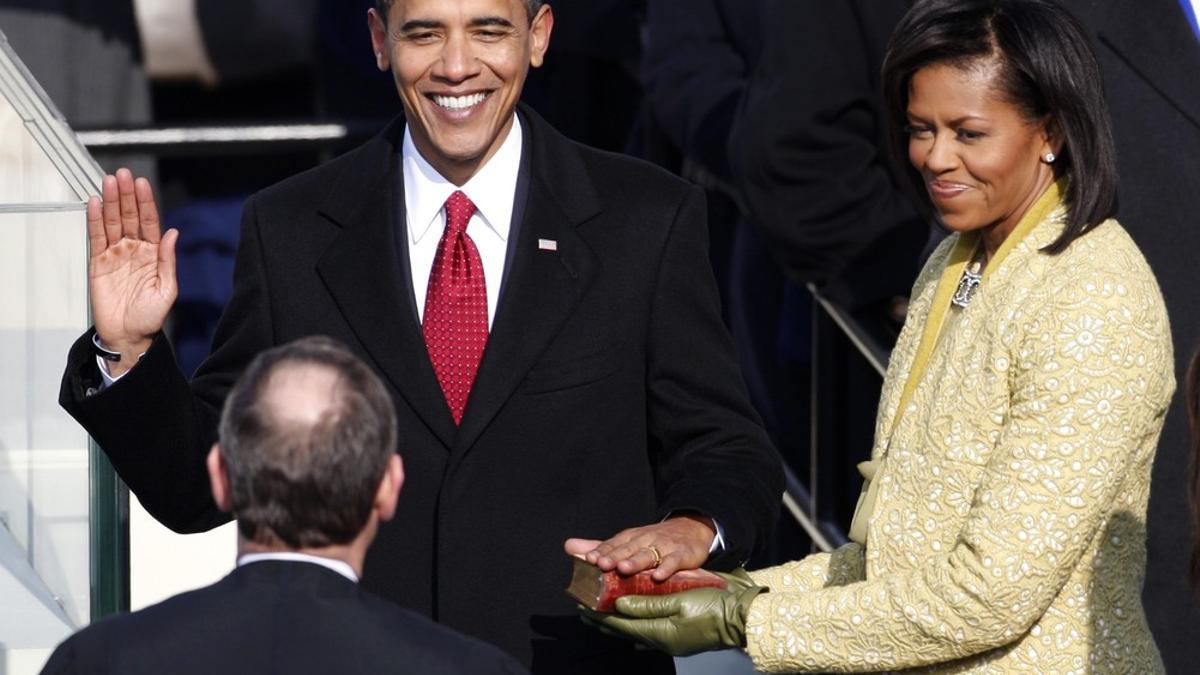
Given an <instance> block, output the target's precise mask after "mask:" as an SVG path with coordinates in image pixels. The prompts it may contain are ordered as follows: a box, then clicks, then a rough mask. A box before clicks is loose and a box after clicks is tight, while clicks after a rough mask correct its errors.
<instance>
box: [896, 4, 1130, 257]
mask: <svg viewBox="0 0 1200 675" xmlns="http://www.w3.org/2000/svg"><path fill="white" fill-rule="evenodd" d="M991 59H994V61H995V63H996V64H997V65H998V66H999V68H998V69H997V77H996V86H997V88H998V89H999V90H1000V91H1001V93H1002V94H1003V95H1004V96H1005V97H1006V98H1007V99H1008V101H1010V102H1011V103H1012V104H1014V105H1016V106H1017V107H1018V109H1020V111H1021V112H1022V114H1024V115H1025V116H1026V117H1027V118H1028V119H1031V120H1040V119H1043V118H1048V119H1049V120H1051V123H1052V124H1053V125H1054V127H1053V128H1055V129H1056V130H1057V131H1058V133H1059V134H1060V137H1061V139H1062V141H1063V151H1062V152H1061V153H1060V154H1059V158H1058V159H1057V160H1055V166H1056V167H1058V169H1057V170H1058V172H1059V175H1066V176H1068V177H1069V179H1070V182H1069V186H1068V188H1067V192H1066V195H1065V197H1064V198H1065V202H1066V206H1067V224H1066V228H1065V229H1064V231H1063V233H1062V235H1060V236H1059V237H1058V239H1056V240H1055V241H1054V242H1052V243H1051V244H1050V245H1048V246H1046V247H1045V249H1044V250H1045V251H1046V252H1048V253H1060V252H1062V251H1063V250H1064V249H1066V248H1067V246H1068V245H1069V244H1070V243H1071V242H1072V241H1074V240H1075V239H1076V238H1078V237H1080V236H1082V235H1083V234H1085V233H1087V232H1088V231H1090V230H1091V229H1092V228H1094V227H1096V226H1097V225H1099V224H1100V223H1102V222H1104V220H1105V219H1107V218H1110V217H1111V216H1112V215H1113V214H1114V213H1115V212H1116V210H1117V162H1116V149H1115V147H1114V144H1113V138H1112V127H1111V122H1110V121H1109V116H1108V105H1107V104H1106V103H1105V100H1104V84H1103V80H1102V77H1101V74H1100V66H1099V64H1098V63H1097V62H1096V56H1095V54H1094V53H1093V52H1092V49H1091V45H1090V44H1089V42H1088V38H1087V35H1086V34H1085V33H1084V31H1083V29H1082V28H1081V27H1080V25H1079V23H1078V22H1077V21H1076V20H1075V18H1074V17H1072V16H1071V14H1070V13H1068V12H1067V11H1066V10H1065V9H1063V8H1062V7H1060V6H1058V5H1057V4H1055V3H1054V2H1052V1H1051V0H918V2H916V3H915V4H914V5H913V7H912V9H910V10H909V12H908V13H907V14H906V15H905V16H904V18H903V19H901V20H900V24H899V25H898V26H897V27H896V30H895V32H893V33H892V39H891V41H890V43H889V44H888V51H887V57H886V58H885V60H884V64H883V78H882V79H883V87H884V92H883V93H884V99H885V104H886V107H887V115H888V126H889V136H890V139H891V144H892V152H893V153H895V156H896V160H897V162H899V165H900V166H909V162H908V136H907V134H906V132H905V127H906V126H907V125H908V96H909V86H910V83H911V82H912V78H913V75H915V74H916V73H917V71H919V70H921V69H922V68H925V67H927V66H931V65H935V64H949V65H955V66H962V67H964V68H965V67H969V66H971V65H974V64H976V63H978V62H979V61H981V60H984V61H987V60H991ZM906 173H907V174H908V176H909V178H910V179H911V180H912V181H913V187H914V188H916V191H917V194H918V195H919V196H918V198H919V199H920V200H921V203H922V205H923V207H924V208H925V210H926V212H927V213H930V214H932V213H933V204H932V203H931V202H930V201H929V195H928V193H927V192H926V190H925V186H924V182H923V181H922V180H921V177H920V175H919V174H918V173H917V172H916V171H915V170H911V169H910V170H909V171H907V172H906Z"/></svg>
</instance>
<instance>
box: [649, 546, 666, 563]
mask: <svg viewBox="0 0 1200 675" xmlns="http://www.w3.org/2000/svg"><path fill="white" fill-rule="evenodd" d="M646 550H647V551H650V552H651V553H653V554H654V566H655V567H658V566H659V565H660V564H661V563H662V554H661V553H659V552H658V547H657V546H655V545H654V544H650V545H649V546H647V547H646Z"/></svg>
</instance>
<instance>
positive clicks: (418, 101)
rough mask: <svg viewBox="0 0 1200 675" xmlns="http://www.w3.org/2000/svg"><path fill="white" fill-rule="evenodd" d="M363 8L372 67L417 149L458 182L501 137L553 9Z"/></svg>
mask: <svg viewBox="0 0 1200 675" xmlns="http://www.w3.org/2000/svg"><path fill="white" fill-rule="evenodd" d="M388 15H389V16H388V17H386V21H385V17H382V16H380V15H379V14H378V12H376V10H371V11H370V15H369V22H370V28H371V43H372V46H373V47H374V48H375V54H376V63H377V65H378V66H379V69H380V70H389V69H390V70H391V71H392V75H393V77H394V79H395V81H396V89H397V90H398V91H399V92H400V99H401V101H402V102H403V104H404V115H405V118H406V120H407V122H408V127H409V130H410V131H411V133H412V137H413V143H414V144H415V145H416V147H417V151H418V152H420V153H421V156H422V157H424V158H425V160H426V161H428V162H429V163H430V164H431V165H432V166H433V167H434V168H435V169H437V170H438V172H439V173H441V174H442V175H443V176H445V177H446V178H447V179H449V180H450V181H451V182H453V183H455V184H456V185H462V184H463V183H465V182H467V180H469V179H470V178H471V176H473V175H475V173H476V172H477V171H478V170H479V168H480V167H482V166H483V165H484V164H485V163H486V162H487V160H488V159H490V158H491V157H492V155H494V154H495V153H496V150H498V149H499V148H500V146H501V145H502V144H503V143H504V139H505V138H506V137H507V136H508V131H509V129H511V128H512V122H513V110H514V109H515V108H516V105H517V101H518V100H519V99H520V98H521V89H522V87H523V86H524V85H525V75H526V73H527V72H528V70H529V67H530V66H533V67H535V68H536V67H538V66H540V65H541V64H542V60H543V58H544V56H545V53H546V48H547V46H549V44H550V31H551V29H552V28H553V26H554V15H553V14H552V13H551V11H550V7H549V6H548V5H544V6H542V8H541V9H540V10H538V13H537V15H536V16H534V17H533V20H532V21H530V18H529V14H528V12H527V10H526V5H525V2H524V1H523V0H396V1H395V2H394V3H393V5H392V7H391V10H390V11H389V12H388Z"/></svg>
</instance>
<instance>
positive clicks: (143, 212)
mask: <svg viewBox="0 0 1200 675" xmlns="http://www.w3.org/2000/svg"><path fill="white" fill-rule="evenodd" d="M133 191H134V198H135V200H136V202H137V213H138V223H139V225H140V229H141V235H142V238H143V239H145V240H146V241H148V242H150V243H152V244H157V243H158V239H159V236H160V233H161V231H162V226H161V224H160V222H159V220H158V205H157V204H156V203H155V202H154V188H152V187H151V186H150V181H148V180H146V179H145V178H138V179H137V180H136V181H134V183H133Z"/></svg>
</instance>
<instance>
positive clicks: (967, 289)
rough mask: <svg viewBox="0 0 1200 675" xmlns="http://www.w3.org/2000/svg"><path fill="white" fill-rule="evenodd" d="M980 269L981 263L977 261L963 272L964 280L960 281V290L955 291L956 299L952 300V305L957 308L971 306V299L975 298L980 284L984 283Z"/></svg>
mask: <svg viewBox="0 0 1200 675" xmlns="http://www.w3.org/2000/svg"><path fill="white" fill-rule="evenodd" d="M979 267H980V266H979V261H975V262H973V263H971V265H970V267H968V268H966V269H965V270H963V275H962V278H961V279H959V280H958V288H956V289H954V297H953V298H950V304H952V305H954V306H955V307H966V306H967V305H969V304H971V299H972V298H974V297H975V291H977V290H979V282H981V281H983V275H982V274H980V272H979Z"/></svg>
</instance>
